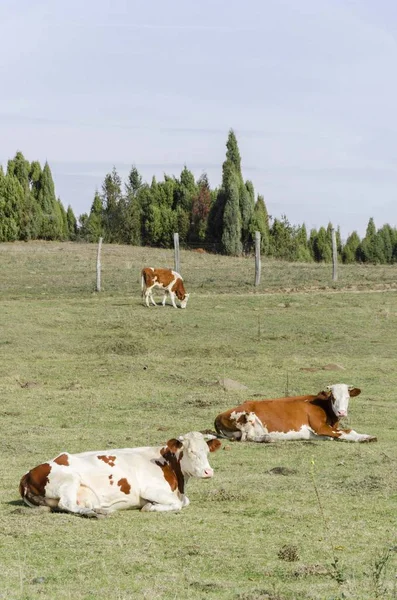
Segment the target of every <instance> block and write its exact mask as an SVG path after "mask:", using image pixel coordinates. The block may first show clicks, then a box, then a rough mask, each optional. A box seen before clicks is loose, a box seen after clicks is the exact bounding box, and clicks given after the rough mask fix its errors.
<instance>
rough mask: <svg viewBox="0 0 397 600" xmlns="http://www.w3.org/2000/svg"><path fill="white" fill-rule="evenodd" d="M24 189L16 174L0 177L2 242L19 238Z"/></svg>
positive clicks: (0, 229) (0, 238) (0, 232)
mask: <svg viewBox="0 0 397 600" xmlns="http://www.w3.org/2000/svg"><path fill="white" fill-rule="evenodd" d="M24 194H25V192H24V189H23V187H22V185H21V184H20V183H19V181H18V179H17V178H16V177H14V175H11V174H8V172H7V175H5V176H4V175H2V176H1V177H0V242H13V241H15V240H17V239H19V233H20V207H21V205H22V203H23V200H24Z"/></svg>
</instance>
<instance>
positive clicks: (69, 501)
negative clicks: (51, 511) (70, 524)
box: [57, 476, 100, 517]
mask: <svg viewBox="0 0 397 600" xmlns="http://www.w3.org/2000/svg"><path fill="white" fill-rule="evenodd" d="M79 487H80V478H79V477H74V476H71V477H68V478H67V480H66V481H64V483H62V484H61V485H60V487H59V502H58V507H57V508H58V509H59V510H64V511H66V512H70V513H73V514H76V515H82V516H84V517H98V513H99V512H100V510H98V512H96V511H95V510H93V508H92V506H91V507H87V506H79V505H78V504H77V493H78V490H79Z"/></svg>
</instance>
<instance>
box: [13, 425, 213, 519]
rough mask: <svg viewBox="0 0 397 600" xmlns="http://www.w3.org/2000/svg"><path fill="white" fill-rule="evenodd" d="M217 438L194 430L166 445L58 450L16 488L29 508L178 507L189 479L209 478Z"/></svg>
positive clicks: (88, 511) (96, 511) (97, 511)
mask: <svg viewBox="0 0 397 600" xmlns="http://www.w3.org/2000/svg"><path fill="white" fill-rule="evenodd" d="M220 446H221V442H220V441H219V440H218V439H216V438H215V436H213V435H206V436H204V435H203V434H202V433H199V432H197V431H193V432H190V433H187V434H185V435H182V436H180V437H179V438H178V439H171V440H169V441H168V442H167V444H166V445H165V446H156V447H142V448H123V449H119V450H101V451H93V452H82V453H81V454H68V453H66V452H64V453H62V454H59V455H58V456H57V457H56V458H54V459H53V460H50V461H48V462H46V463H43V464H42V465H39V466H37V467H35V468H34V469H32V470H31V471H28V473H26V474H25V475H24V476H23V477H22V479H21V483H20V486H19V489H20V493H21V496H22V498H23V500H24V502H25V503H26V504H27V505H28V506H48V507H50V508H52V509H58V510H62V511H66V512H70V513H74V514H78V515H83V516H87V517H98V516H99V515H103V514H108V513H111V512H113V511H116V510H120V509H125V508H140V509H141V510H143V511H146V512H147V511H152V512H153V511H154V512H156V511H157V512H159V511H178V510H181V508H183V507H185V506H188V504H189V499H188V497H187V496H186V495H185V486H186V483H187V481H188V479H189V477H198V478H202V479H209V478H210V477H212V476H213V474H214V471H213V469H212V468H211V466H210V464H209V462H208V453H209V452H215V451H216V450H218V448H219V447H220Z"/></svg>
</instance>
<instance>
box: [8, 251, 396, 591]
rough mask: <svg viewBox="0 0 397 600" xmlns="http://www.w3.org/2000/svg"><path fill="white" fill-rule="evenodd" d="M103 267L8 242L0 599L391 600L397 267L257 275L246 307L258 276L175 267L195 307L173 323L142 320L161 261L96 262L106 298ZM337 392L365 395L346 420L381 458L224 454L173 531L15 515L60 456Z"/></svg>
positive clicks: (114, 256)
mask: <svg viewBox="0 0 397 600" xmlns="http://www.w3.org/2000/svg"><path fill="white" fill-rule="evenodd" d="M95 260H96V247H95V246H92V245H73V244H68V243H65V244H55V243H28V244H0V389H1V406H0V417H1V419H0V440H1V453H0V473H1V480H0V566H1V569H0V599H2V598H4V599H6V600H17V599H18V600H22V599H24V600H28V599H29V600H35V599H42V600H64V599H65V600H66V599H67V600H69V599H70V600H72V599H73V600H105V599H108V600H127V599H128V600H130V599H145V600H152V599H164V600H173V599H176V598H178V599H183V600H185V599H186V600H190V599H191V600H201V599H207V598H208V599H220V600H226V599H227V600H229V599H230V600H292V599H297V600H300V599H302V600H303V599H307V600H323V599H324V600H336V599H338V600H339V599H340V600H341V599H342V598H345V599H354V600H373V599H376V598H379V599H395V598H397V579H396V574H397V554H396V552H397V539H396V530H395V524H396V503H397V472H396V461H397V445H396V442H397V430H396V423H397V403H396V397H395V396H396V387H397V386H396V384H397V376H396V356H397V335H396V327H397V294H396V290H397V267H395V266H392V267H391V266H388V267H383V266H382V267H375V266H360V265H353V266H340V268H339V281H338V283H337V284H332V282H331V281H330V279H331V267H330V265H302V264H285V263H281V262H274V261H273V262H270V261H269V262H267V261H264V262H263V272H262V282H261V285H260V286H259V288H258V289H256V290H255V289H254V288H253V285H252V284H253V280H254V262H253V259H248V258H241V259H233V258H226V257H221V256H211V255H208V254H198V253H194V252H181V271H182V274H183V275H184V277H185V282H186V287H187V288H188V291H189V292H191V297H190V300H189V304H188V307H187V309H186V310H175V309H173V308H172V307H171V306H170V305H168V306H167V307H165V308H162V307H158V308H154V307H153V308H151V309H147V308H145V307H144V306H143V305H142V301H141V297H140V290H139V285H138V275H139V271H140V269H141V268H142V266H145V265H152V266H173V257H172V253H171V252H170V251H168V250H158V249H148V248H133V247H122V246H108V245H105V246H104V247H103V251H102V266H103V273H102V284H103V291H102V292H101V293H100V294H98V293H95V292H94V288H95ZM375 292H376V293H375ZM329 365H331V367H330V366H329ZM332 365H334V368H336V367H335V365H336V366H339V368H342V369H343V370H327V369H331V368H332ZM324 367H327V368H326V369H324ZM306 369H310V370H309V371H308V370H306ZM224 377H228V378H232V379H235V380H237V381H239V382H241V383H243V384H245V385H246V386H247V387H248V390H246V391H238V392H237V391H234V392H231V391H229V392H228V391H225V390H224V389H223V388H222V387H221V386H220V385H218V384H217V381H218V380H219V379H220V378H224ZM339 382H344V383H347V384H351V385H355V386H357V387H360V388H361V389H362V394H361V395H360V396H358V397H357V398H354V399H352V401H351V404H350V414H349V418H348V421H349V423H350V424H351V425H352V426H353V427H354V428H355V429H356V430H357V431H359V432H360V433H370V434H373V435H377V436H378V440H379V441H378V442H377V443H375V444H352V443H351V444H348V443H343V442H279V443H274V444H269V445H261V444H252V443H247V444H239V443H238V442H236V443H228V442H223V443H222V445H223V448H222V449H221V450H220V451H218V452H217V453H215V454H212V455H211V456H210V462H211V466H212V467H213V468H214V469H215V475H214V478H213V479H212V480H210V481H198V480H191V481H190V482H189V486H188V490H187V493H188V496H189V498H190V500H191V505H190V506H189V507H188V508H186V509H184V510H183V511H182V512H180V513H177V514H174V513H158V514H156V513H140V512H139V511H125V512H119V513H116V514H114V515H112V516H111V517H109V518H107V519H101V520H91V519H82V518H79V517H76V516H73V515H69V514H61V513H50V514H49V513H43V512H41V511H40V510H34V509H29V508H27V507H26V508H25V507H24V506H23V505H22V503H21V501H20V499H19V496H18V484H19V480H20V478H21V476H22V474H23V473H24V472H26V471H27V470H28V469H30V468H32V467H33V466H35V465H36V464H39V463H41V462H43V461H45V460H48V459H50V458H52V457H53V456H55V455H57V454H58V453H60V452H61V451H64V450H67V451H69V452H81V451H84V450H88V449H106V448H117V447H123V446H129V447H132V446H140V445H156V444H160V443H162V442H164V441H166V440H167V439H169V438H171V437H174V436H177V435H179V434H181V433H186V432H187V431H191V430H201V429H207V428H209V429H212V428H213V420H214V417H215V416H216V415H217V414H218V412H220V411H221V410H225V409H226V408H230V407H232V406H235V405H237V403H238V402H240V401H241V400H243V399H245V398H250V397H258V398H259V397H277V396H283V395H285V394H289V395H293V394H301V393H302V394H304V393H315V392H318V391H319V390H321V389H323V388H324V386H326V385H328V384H332V383H339Z"/></svg>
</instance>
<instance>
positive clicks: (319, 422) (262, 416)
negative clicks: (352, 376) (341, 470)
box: [215, 383, 376, 442]
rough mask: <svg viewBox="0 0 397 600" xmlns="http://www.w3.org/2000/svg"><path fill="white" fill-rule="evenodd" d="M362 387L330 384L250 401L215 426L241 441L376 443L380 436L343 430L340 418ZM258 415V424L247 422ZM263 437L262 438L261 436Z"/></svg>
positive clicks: (228, 436) (227, 414) (226, 413)
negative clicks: (306, 391)
mask: <svg viewBox="0 0 397 600" xmlns="http://www.w3.org/2000/svg"><path fill="white" fill-rule="evenodd" d="M360 393H361V390H359V389H358V388H353V387H351V386H347V385H346V384H344V383H338V384H336V385H330V386H328V387H327V388H326V391H324V392H319V393H318V394H316V395H315V396H295V397H290V398H276V399H274V400H247V401H246V402H244V403H243V404H241V405H240V406H238V407H237V408H232V409H230V410H228V411H226V412H224V413H222V414H220V415H218V416H217V417H216V419H215V429H216V431H217V432H218V433H219V434H220V435H222V437H227V438H234V439H237V440H241V441H244V440H251V441H255V442H257V441H267V440H265V439H263V438H264V436H268V437H269V438H270V439H271V440H276V439H284V440H308V439H319V438H322V439H335V440H344V441H346V442H373V441H376V437H374V436H371V435H367V434H365V433H357V432H356V431H354V430H353V429H341V428H340V427H339V419H340V418H341V417H346V416H347V409H348V406H349V399H350V397H354V396H358V395H359V394H360ZM252 414H255V416H256V417H257V419H258V421H259V422H260V424H261V426H262V430H261V429H260V427H259V425H258V423H256V424H255V427H254V430H253V429H252V426H251V427H249V426H247V425H246V424H245V422H244V418H246V419H247V420H248V418H249V417H250V416H251V421H252ZM261 438H262V439H261Z"/></svg>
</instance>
